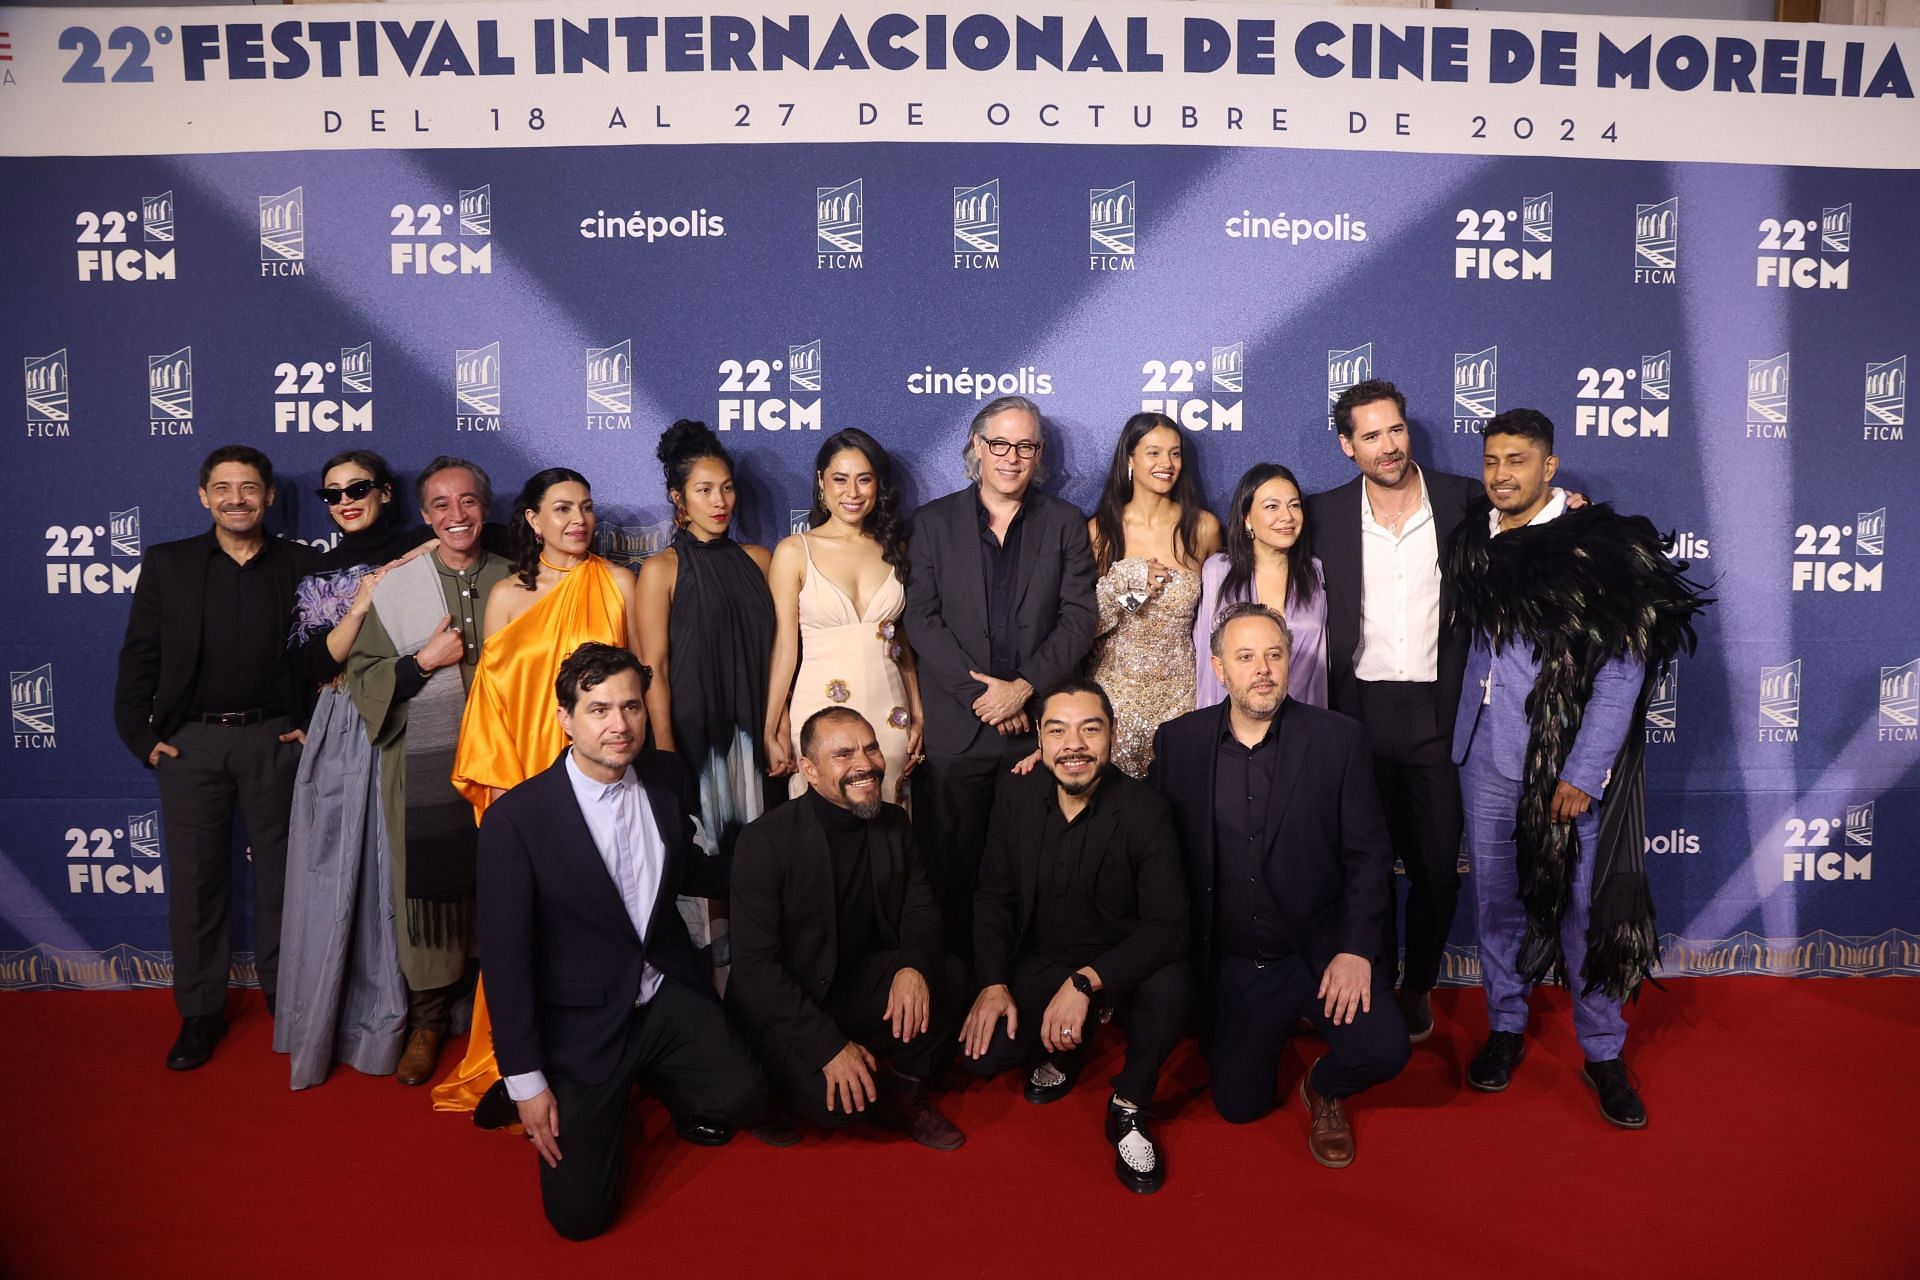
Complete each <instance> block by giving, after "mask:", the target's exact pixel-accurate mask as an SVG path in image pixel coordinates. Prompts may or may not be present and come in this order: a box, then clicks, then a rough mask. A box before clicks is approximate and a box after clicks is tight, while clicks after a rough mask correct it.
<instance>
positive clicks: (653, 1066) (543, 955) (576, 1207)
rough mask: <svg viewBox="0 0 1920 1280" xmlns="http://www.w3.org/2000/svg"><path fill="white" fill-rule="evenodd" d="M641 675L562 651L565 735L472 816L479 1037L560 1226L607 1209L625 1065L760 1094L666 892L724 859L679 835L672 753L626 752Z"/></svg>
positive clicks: (613, 653)
mask: <svg viewBox="0 0 1920 1280" xmlns="http://www.w3.org/2000/svg"><path fill="white" fill-rule="evenodd" d="M650 674H651V673H650V672H648V671H647V669H646V668H645V667H643V666H641V665H640V660H639V659H638V658H635V657H634V656H633V655H632V654H631V653H629V652H627V651H626V650H625V649H619V648H615V647H614V646H612V645H604V644H583V645H581V646H580V647H579V648H577V649H575V650H574V651H573V653H572V654H571V655H569V656H568V658H567V660H566V661H565V662H563V663H561V665H560V675H559V678H558V679H557V680H556V681H555V682H554V684H555V688H554V692H555V695H556V697H557V699H558V702H559V716H560V724H561V726H562V727H563V728H564V729H565V730H566V732H567V736H568V738H569V739H571V741H572V746H571V747H569V748H568V750H567V751H566V753H565V754H563V755H562V756H561V757H560V759H559V760H557V761H555V762H554V764H553V766H552V767H551V768H549V769H547V770H546V771H545V772H543V773H539V774H536V775H534V776H533V777H531V778H529V779H527V781H525V782H523V783H521V784H520V785H519V786H517V787H515V788H513V790H511V791H509V792H507V793H506V794H505V795H503V796H501V797H500V798H499V799H498V800H496V801H494V802H493V804H492V805H491V806H490V807H489V808H488V809H487V813H486V817H485V819H484V820H483V821H482V823H481V824H480V849H479V855H478V856H479V875H478V879H479V885H478V894H477V899H478V909H479V920H478V925H479V937H480V959H481V963H482V964H483V965H484V966H485V971H486V983H487V1002H488V1006H489V1008H490V1010H491V1012H492V1014H493V1047H494V1052H495V1054H496V1055H497V1056H498V1058H499V1062H500V1073H501V1075H502V1076H503V1077H504V1078H505V1081H506V1086H507V1093H508V1095H509V1096H510V1097H512V1099H513V1100H514V1102H515V1103H516V1104H517V1106H518V1108H519V1113H520V1123H521V1124H522V1125H524V1126H525V1127H526V1133H527V1138H528V1139H529V1140H530V1141H531V1142H532V1143H533V1144H534V1146H535V1147H536V1148H537V1149H538V1150H539V1153H540V1157H541V1161H542V1163H541V1166H540V1194H541V1199H542V1201H543V1202H544V1204H545V1207H546V1213H547V1221H548V1222H550V1223H552V1224H553V1228H554V1230H556V1231H558V1232H559V1233H560V1234H561V1235H563V1236H566V1237H567V1238H568V1239H570V1240H584V1239H587V1238H588V1237H590V1236H595V1235H598V1234H599V1233H600V1232H602V1231H604V1230H606V1229H607V1226H608V1225H609V1224H610V1223H611V1222H612V1220H613V1213H614V1209H615V1208H616V1206H617V1205H618V1202H619V1195H620V1166H621V1158H622V1154H623V1150H624V1147H625V1141H624V1136H625V1130H626V1121H627V1116H628V1115H629V1114H630V1113H631V1110H632V1108H631V1107H630V1106H629V1105H628V1093H629V1091H630V1089H631V1087H632V1085H633V1084H634V1083H635V1081H636V1080H645V1081H646V1082H647V1084H648V1085H649V1087H650V1088H652V1089H653V1090H654V1091H655V1092H657V1093H659V1094H661V1095H662V1096H663V1098H664V1099H665V1100H666V1101H667V1102H668V1104H669V1106H670V1107H671V1108H672V1109H674V1110H675V1111H676V1113H677V1114H685V1115H698V1116H708V1117H713V1118H714V1119H716V1120H718V1121H720V1122H722V1123H725V1124H731V1125H735V1126H739V1125H745V1124H751V1123H752V1122H753V1121H754V1120H756V1119H757V1118H758V1117H759V1115H760V1111H761V1108H762V1107H763V1106H764V1105H765V1103H766V1096H767V1085H766V1080H765V1078H764V1077H763V1076H761V1074H760V1068H759V1067H758V1066H757V1065H755V1063H754V1061H753V1055H752V1053H751V1051H750V1050H749V1049H748V1048H747V1044H746V1041H745V1040H743V1039H741V1037H740V1034H739V1033H738V1032H737V1031H735V1030H734V1028H733V1026H732V1024H731V1023H730V1022H729V1021H728V1020H727V1015H726V1010H725V1009H724V1008H722V1007H721V1004H720V1000H719V997H718V996H716V995H715V994H714V989H713V977H712V974H711V973H710V972H709V971H708V970H707V968H706V966H705V965H704V964H703V962H702V961H701V959H700V958H699V955H698V953H696V952H695V951H694V949H693V943H692V942H691V941H690V940H689V939H688V937H687V927H686V925H685V924H684V923H683V922H682V921H681V919H680V912H679V910H678V909H677V908H676V907H675V905H674V898H675V896H676V895H679V894H686V895H688V896H691V897H697V898H724V897H725V896H726V885H727V866H726V864H727V859H726V858H724V857H718V858H709V857H706V856H704V855H703V854H702V853H701V852H700V851H699V850H698V849H696V848H694V847H693V831H694V826H693V820H692V819H691V818H690V817H688V814H689V813H690V812H691V804H690V802H689V800H688V797H687V795H686V785H687V784H686V772H685V769H684V768H683V767H682V766H681V764H680V760H679V758H678V757H677V756H674V755H671V754H669V753H666V752H660V751H653V750H642V747H641V744H642V742H643V741H644V740H645V736H646V727H647V713H646V704H645V702H644V698H645V694H646V685H647V680H648V677H649V676H650ZM563 1123H564V1129H563V1127H562V1126H563ZM563 1132H564V1133H565V1135H566V1140H565V1143H564V1147H563V1144H562V1142H561V1134H562V1133H563ZM563 1150H564V1155H563V1154H562V1152H563Z"/></svg>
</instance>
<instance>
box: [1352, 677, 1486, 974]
mask: <svg viewBox="0 0 1920 1280" xmlns="http://www.w3.org/2000/svg"><path fill="white" fill-rule="evenodd" d="M1356 683H1357V684H1358V685H1359V689H1360V718H1361V722H1362V723H1363V724H1364V725H1365V726H1366V730H1367V745H1368V747H1369V748H1370V749H1371V750H1372V752H1373V769H1374V777H1375V779H1376V780H1377V781H1378V783H1379V785H1380V801H1381V804H1382V805H1383V806H1384V807H1385V809H1386V814H1387V833H1388V835H1389V836H1390V837H1391V838H1392V840H1393V851H1394V854H1395V855H1396V856H1397V857H1398V858H1399V859H1400V861H1401V862H1402V863H1404V864H1405V866H1406V868H1407V924H1406V931H1405V938H1406V944H1407V955H1406V960H1405V965H1404V972H1403V974H1402V979H1401V981H1402V985H1404V986H1405V987H1406V988H1407V989H1409V990H1412V991H1431V990H1433V988H1434V985H1435V984H1436V983H1438V982H1439V981H1440V957H1441V955H1442V953H1444V952H1445V950H1446V947H1447V933H1448V931H1449V930H1451V929H1452V928H1453V913H1454V911H1455V909H1456V908H1458V906H1459V904H1460V831H1461V821H1462V820H1461V812H1460V773H1459V770H1458V769H1456V768H1455V767H1454V764H1453V756H1452V749H1453V748H1452V740H1453V716H1454V708H1452V707H1442V706H1440V705H1439V702H1438V699H1437V698H1436V696H1435V693H1434V691H1435V689H1436V688H1437V687H1438V686H1436V685H1434V684H1432V683H1416V682H1407V683H1399V682H1388V681H1370V680H1361V681H1357V682H1356ZM1389 888H1390V889H1391V886H1389ZM1388 902H1389V904H1390V905H1389V908H1388V911H1387V933H1386V941H1385V946H1386V950H1385V951H1384V952H1383V953H1382V954H1383V956H1384V957H1385V964H1384V965H1383V966H1381V967H1384V968H1386V969H1387V970H1388V971H1389V972H1391V971H1392V969H1393V967H1394V963H1395V957H1396V956H1397V955H1398V952H1399V944H1400V932H1399V930H1398V929H1397V928H1396V923H1397V921H1396V916H1397V912H1396V911H1395V910H1394V909H1393V905H1392V904H1393V899H1392V898H1389V899H1388Z"/></svg>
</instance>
